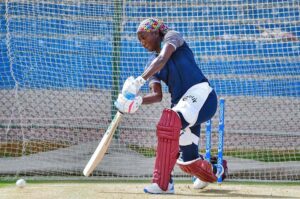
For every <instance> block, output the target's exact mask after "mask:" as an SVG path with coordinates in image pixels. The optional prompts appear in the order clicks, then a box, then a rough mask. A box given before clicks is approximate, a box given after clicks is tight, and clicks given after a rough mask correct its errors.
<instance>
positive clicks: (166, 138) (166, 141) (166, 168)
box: [152, 109, 181, 191]
mask: <svg viewBox="0 0 300 199" xmlns="http://www.w3.org/2000/svg"><path fill="white" fill-rule="evenodd" d="M180 129H181V121H180V117H179V116H178V115H177V113H176V112H174V111H173V110H171V109H165V110H164V111H163V113H162V116H161V118H160V121H159V123H158V125H157V131H156V135H157V138H158V143H157V151H156V160H155V168H154V172H153V180H152V182H153V183H157V184H158V185H159V187H160V188H161V189H162V190H164V191H166V190H167V188H168V184H169V181H170V176H171V172H172V170H173V168H174V165H175V163H176V160H177V158H178V153H179V134H180Z"/></svg>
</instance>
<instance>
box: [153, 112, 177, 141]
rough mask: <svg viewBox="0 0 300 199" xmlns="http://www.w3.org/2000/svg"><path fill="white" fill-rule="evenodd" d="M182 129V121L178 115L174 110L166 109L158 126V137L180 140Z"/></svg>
mask: <svg viewBox="0 0 300 199" xmlns="http://www.w3.org/2000/svg"><path fill="white" fill-rule="evenodd" d="M180 129H181V121H180V117H179V116H178V114H177V113H176V112H175V111H173V110H172V109H164V110H163V113H162V115H161V118H160V120H159V122H158V124H157V131H156V134H157V137H159V138H166V139H169V140H178V139H179V134H180Z"/></svg>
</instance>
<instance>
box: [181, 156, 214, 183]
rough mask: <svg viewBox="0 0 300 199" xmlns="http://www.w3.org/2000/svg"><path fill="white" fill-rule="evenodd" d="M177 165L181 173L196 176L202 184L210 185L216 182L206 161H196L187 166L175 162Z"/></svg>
mask: <svg viewBox="0 0 300 199" xmlns="http://www.w3.org/2000/svg"><path fill="white" fill-rule="evenodd" d="M177 164H178V165H179V167H180V168H181V170H182V171H184V172H186V173H188V174H190V175H192V176H196V177H197V178H199V179H200V180H202V181H204V182H211V183H212V182H215V181H217V177H216V176H215V174H214V173H213V167H212V164H210V163H209V162H208V161H206V160H201V159H197V160H195V161H192V162H191V163H188V164H186V163H183V162H178V161H177Z"/></svg>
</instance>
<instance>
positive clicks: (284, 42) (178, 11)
mask: <svg viewBox="0 0 300 199" xmlns="http://www.w3.org/2000/svg"><path fill="white" fill-rule="evenodd" d="M0 12H1V15H0V22H1V23H0V25H1V29H0V31H1V32H0V37H1V39H0V45H1V46H0V47H1V54H0V65H1V67H0V68H1V69H0V177H1V178H4V179H5V178H11V177H15V176H20V175H24V176H32V177H40V178H43V179H50V178H52V177H57V178H59V179H61V178H63V177H71V176H75V177H80V176H82V170H83V168H84V166H85V164H86V163H87V161H88V159H89V158H90V157H91V154H92V153H93V152H94V150H95V148H96V146H97V144H98V143H99V141H100V139H101V138H102V135H103V133H104V132H105V130H106V128H107V127H108V125H109V123H110V121H111V119H112V117H113V116H114V113H115V110H114V108H113V106H112V102H113V101H114V100H115V98H116V95H117V93H118V92H119V90H120V87H121V85H122V83H123V82H124V81H125V79H126V78H127V77H128V76H131V75H133V76H135V77H136V76H138V75H140V74H141V73H142V72H143V69H144V67H145V64H146V63H147V60H148V57H149V53H148V52H146V50H145V49H143V48H142V46H141V45H140V44H139V42H138V39H137V37H136V28H137V26H138V24H139V22H140V21H142V20H143V19H145V18H147V17H158V18H160V19H162V20H163V21H164V22H165V23H166V24H167V25H168V26H169V27H170V28H171V29H175V30H177V31H179V32H180V33H181V34H182V35H183V37H184V39H185V40H186V42H187V43H188V45H189V46H190V47H191V48H192V50H193V52H194V55H195V58H196V61H197V63H198V64H199V67H200V68H201V69H202V71H203V73H204V74H205V75H206V76H207V77H208V78H209V79H210V82H211V84H212V86H213V87H214V89H215V90H216V92H217V94H218V96H219V97H223V98H224V99H225V100H226V108H225V109H226V110H225V138H224V140H225V143H224V144H225V145H224V156H225V157H224V158H225V159H227V160H228V164H229V177H228V178H229V179H232V180H233V179H238V180H275V181H276V180H287V181H298V180H299V179H300V164H299V162H300V152H299V151H300V131H299V129H300V125H299V120H300V112H299V110H300V99H299V96H300V78H299V77H300V68H299V64H300V58H299V57H300V56H299V55H300V49H299V36H300V25H299V20H300V3H299V1H296V0H284V1H283V0H272V1H271V0H222V1H221V0H210V1H207V0H198V1H196V0H195V1H194V0H189V1H182V0H176V1H168V0H163V1H155V0H151V1H143V0H133V1H120V0H114V1H102V0H84V1H83V0H76V1H75V0H63V1H52V0H51V1H50V0H26V1H25V0H5V1H0ZM163 89H164V92H165V93H164V99H163V101H162V102H161V103H158V104H154V105H153V106H142V107H141V109H140V110H139V111H138V112H137V113H136V114H133V115H126V116H125V117H124V119H123V120H122V122H121V124H120V127H119V128H118V130H117V132H116V135H115V139H114V140H113V143H112V145H111V146H110V148H109V151H108V153H107V154H106V156H105V158H104V160H103V162H102V163H101V164H100V165H99V166H98V167H97V169H96V171H95V172H93V177H92V178H96V179H101V178H113V179H119V178H126V179H129V178H131V179H139V178H143V179H144V178H149V177H150V176H151V174H152V168H153V165H154V155H155V151H154V149H155V146H156V137H155V125H156V123H157V122H158V119H159V117H160V114H161V111H162V109H163V108H165V107H169V103H170V96H169V94H168V93H167V89H166V87H165V86H164V87H163ZM146 92H148V88H147V86H144V87H143V88H142V94H143V93H146ZM217 125H218V114H216V116H215V117H214V118H213V129H212V130H213V147H214V149H213V150H212V152H213V153H214V152H216V148H217ZM204 129H205V128H204V126H203V128H202V133H201V142H200V152H201V153H203V152H204V148H205V133H204ZM131 165H135V166H134V167H133V166H131ZM174 176H175V178H189V177H188V176H187V175H185V174H184V173H182V172H181V171H180V170H179V169H178V168H177V167H175V170H174Z"/></svg>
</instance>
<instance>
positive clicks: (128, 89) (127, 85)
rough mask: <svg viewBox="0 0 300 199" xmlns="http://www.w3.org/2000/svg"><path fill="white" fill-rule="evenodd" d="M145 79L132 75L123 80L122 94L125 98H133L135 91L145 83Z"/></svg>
mask: <svg viewBox="0 0 300 199" xmlns="http://www.w3.org/2000/svg"><path fill="white" fill-rule="evenodd" d="M145 82H146V80H144V78H142V77H141V76H139V77H137V78H136V79H135V78H134V77H133V76H130V77H128V78H127V79H126V81H125V82H124V85H123V88H122V94H123V96H124V97H125V98H127V99H130V100H134V99H135V96H136V95H137V93H138V92H139V91H140V89H141V87H142V86H143V85H144V84H145Z"/></svg>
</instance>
